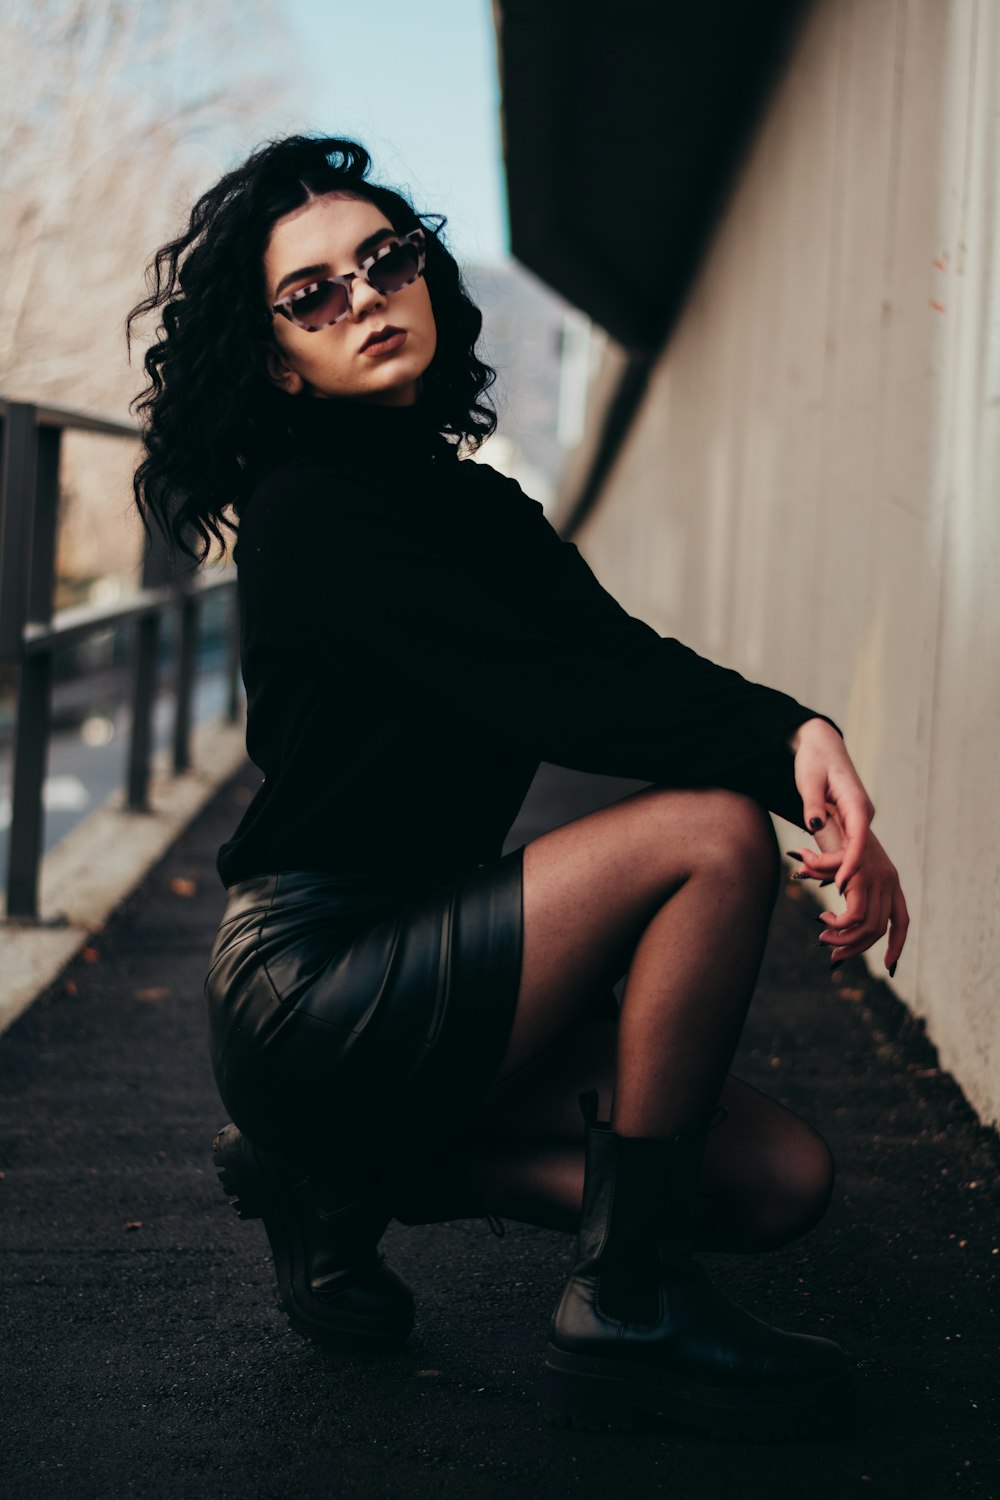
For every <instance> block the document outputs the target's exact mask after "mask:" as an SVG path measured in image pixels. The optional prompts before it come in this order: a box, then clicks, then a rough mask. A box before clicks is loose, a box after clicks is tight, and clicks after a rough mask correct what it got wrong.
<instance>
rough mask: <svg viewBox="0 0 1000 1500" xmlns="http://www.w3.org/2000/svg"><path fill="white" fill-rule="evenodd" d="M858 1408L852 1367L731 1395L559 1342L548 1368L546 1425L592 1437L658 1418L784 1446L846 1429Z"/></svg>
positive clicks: (729, 1438)
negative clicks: (780, 1386)
mask: <svg viewBox="0 0 1000 1500" xmlns="http://www.w3.org/2000/svg"><path fill="white" fill-rule="evenodd" d="M856 1409H857V1403H856V1391H855V1386H854V1376H853V1373H852V1372H851V1371H850V1370H845V1371H843V1373H841V1374H836V1375H829V1376H827V1377H825V1378H824V1379H822V1380H810V1381H804V1382H803V1383H802V1384H801V1385H800V1386H797V1387H796V1388H795V1389H789V1388H787V1387H786V1388H785V1389H784V1390H780V1389H768V1388H766V1387H765V1388H758V1389H757V1390H747V1391H740V1390H728V1389H726V1388H724V1387H721V1386H709V1385H700V1384H698V1383H697V1382H695V1381H692V1380H685V1379H683V1378H682V1377H681V1376H678V1375H671V1374H669V1373H668V1372H667V1371H660V1370H654V1369H651V1368H650V1366H649V1365H644V1364H639V1363H633V1362H631V1361H626V1360H617V1359H616V1360H612V1359H610V1358H600V1357H597V1356H586V1355H580V1354H567V1353H566V1352H565V1351H564V1350H562V1349H557V1348H556V1347H555V1345H553V1344H550V1345H549V1346H548V1351H547V1354H546V1359H545V1363H544V1365H543V1367H542V1414H543V1416H544V1418H545V1420H546V1421H547V1422H549V1423H551V1424H552V1425H553V1426H555V1427H573V1428H579V1429H582V1430H583V1431H587V1432H600V1431H603V1430H604V1429H605V1428H609V1429H610V1430H611V1431H619V1432H632V1431H633V1430H634V1428H635V1426H636V1423H637V1422H638V1421H639V1419H641V1418H642V1417H646V1416H660V1417H666V1418H667V1419H668V1420H670V1421H673V1422H679V1423H682V1424H683V1425H685V1426H688V1427H698V1428H701V1429H702V1430H703V1431H705V1432H707V1433H708V1435H709V1436H710V1437H713V1438H717V1439H719V1440H722V1441H731V1442H735V1441H740V1440H744V1441H749V1442H780V1441H783V1440H789V1439H796V1438H808V1437H819V1436H823V1435H826V1434H829V1433H833V1432H839V1431H842V1430H843V1429H844V1428H846V1427H848V1426H850V1424H851V1422H852V1421H853V1418H854V1416H855V1414H856Z"/></svg>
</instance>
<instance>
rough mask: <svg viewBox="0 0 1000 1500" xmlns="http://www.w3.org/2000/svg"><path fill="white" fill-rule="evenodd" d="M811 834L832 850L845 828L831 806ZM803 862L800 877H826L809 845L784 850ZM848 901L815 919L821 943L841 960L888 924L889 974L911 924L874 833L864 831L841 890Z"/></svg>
mask: <svg viewBox="0 0 1000 1500" xmlns="http://www.w3.org/2000/svg"><path fill="white" fill-rule="evenodd" d="M813 837H814V838H815V840H816V842H817V844H819V846H820V849H822V850H829V851H834V850H837V849H839V848H841V847H842V845H843V840H844V830H843V827H842V826H841V822H840V816H839V814H838V813H837V812H836V811H831V812H830V813H829V816H828V818H827V822H826V824H825V826H824V827H823V828H821V829H819V830H818V831H817V832H816V833H815V834H814V835H813ZM793 852H794V853H796V854H797V855H798V857H799V858H800V859H801V861H802V870H801V871H800V872H799V879H800V880H801V879H816V880H820V881H823V882H825V881H827V880H828V879H829V878H830V877H829V875H828V874H827V873H826V872H825V871H824V870H823V869H822V868H821V865H822V861H823V858H824V856H823V855H822V854H820V855H817V854H816V853H815V852H814V851H813V850H811V849H801V850H795V851H792V850H789V853H793ZM845 900H846V902H847V905H846V908H845V910H844V911H842V912H839V913H836V914H835V913H833V912H823V913H822V914H821V916H820V921H821V922H823V923H824V926H825V930H824V931H823V933H822V934H821V935H820V939H819V941H820V943H821V944H822V945H823V947H829V948H830V949H831V950H832V952H831V954H830V962H831V964H834V963H839V962H840V961H841V960H842V959H845V958H853V957H854V956H855V955H856V954H858V953H864V951H865V949H866V948H870V947H871V946H872V944H873V943H877V942H878V940H879V938H880V937H882V936H883V934H884V933H885V932H886V931H887V929H889V928H890V927H891V929H892V931H891V932H890V934H889V942H888V946H887V947H886V950H885V966H886V968H887V969H888V970H889V977H890V979H891V978H892V976H893V975H894V974H895V972H896V964H897V963H898V961H899V955H900V954H901V953H902V951H903V944H904V943H905V942H906V934H907V930H908V928H909V925H910V918H909V914H908V912H907V910H906V901H905V899H904V897H903V892H902V889H901V887H900V884H899V874H898V872H897V870H896V867H895V865H894V864H893V863H892V861H891V860H890V858H889V856H888V855H887V854H886V852H885V850H884V849H883V848H882V845H881V844H880V843H879V841H878V839H877V838H876V837H875V835H874V834H873V833H872V832H871V830H870V829H869V830H868V836H867V839H866V842H865V853H864V857H863V859H862V861H861V865H860V867H859V868H858V870H857V871H856V872H855V874H854V875H853V876H852V877H851V882H850V885H849V886H848V888H847V891H846V892H845Z"/></svg>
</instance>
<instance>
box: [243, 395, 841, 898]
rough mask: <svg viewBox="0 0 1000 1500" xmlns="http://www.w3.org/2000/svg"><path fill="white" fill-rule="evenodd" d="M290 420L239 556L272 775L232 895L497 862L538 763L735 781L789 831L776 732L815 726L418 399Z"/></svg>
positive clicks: (251, 717) (252, 693)
mask: <svg viewBox="0 0 1000 1500" xmlns="http://www.w3.org/2000/svg"><path fill="white" fill-rule="evenodd" d="M288 410H289V412H290V414H291V415H290V430H291V434H292V451H293V453H294V456H293V457H288V458H285V459H283V460H281V461H280V462H278V463H277V464H276V466H274V467H272V468H271V469H270V471H269V472H267V473H264V474H262V476H261V477H260V479H259V481H258V483H257V485H256V488H255V489H254V490H253V492H252V494H251V495H250V497H249V500H248V501H246V502H245V503H244V505H243V506H242V507H241V512H240V518H239V534H238V538H237V542H236V547H235V550H234V558H235V561H236V564H237V584H238V594H239V606H240V639H241V659H242V669H243V680H244V682H245V684H246V690H247V750H248V753H249V755H250V757H251V759H252V760H253V761H254V763H255V764H256V765H257V766H259V767H260V769H261V771H262V772H263V773H264V780H263V782H262V784H261V786H260V787H259V789H258V791H257V792H256V794H255V796H254V797H253V799H252V801H251V802H250V804H249V805H248V807H247V808H246V810H245V812H244V814H243V816H242V818H241V819H240V822H239V825H238V827H237V828H236V830H235V832H234V833H233V835H232V837H231V838H230V839H228V840H227V841H226V843H224V844H223V845H222V847H221V848H220V850H219V853H218V858H217V869H218V872H219V875H220V877H221V879H222V882H223V884H224V885H226V886H230V885H232V884H233V883H234V882H235V881H238V880H245V879H247V878H249V877H250V876H252V875H258V874H265V873H273V872H276V871H279V870H287V869H313V870H324V871H343V872H385V873H387V874H414V875H416V874H421V873H423V874H435V873H441V872H444V871H450V870H454V869H457V868H459V867H461V866H464V865H469V864H473V865H475V864H479V863H482V862H484V861H486V860H489V859H493V858H496V857H498V856H499V854H500V853H501V850H502V846H503V842H504V839H505V837H506V835H507V832H508V830H509V828H510V825H511V823H512V822H513V821H514V818H515V816H516V815H517V812H518V809H519V808H520V806H521V802H522V800H523V798H524V795H525V793H526V791H527V789H528V786H529V784H530V783H531V780H532V778H533V776H534V774H535V771H536V769H537V767H538V765H539V763H540V762H541V761H543V760H544V761H551V762H554V763H555V764H557V765H561V766H569V767H574V768H576V769H578V770H581V771H594V772H599V773H603V774H606V775H612V776H622V777H633V778H636V779H639V780H642V781H651V782H656V783H659V784H661V785H665V786H686V787H704V786H722V787H729V788H732V789H734V790H736V791H741V792H745V793H747V794H749V795H751V796H753V797H754V798H756V799H757V800H758V801H760V802H761V803H763V805H764V806H766V807H768V808H770V809H772V810H773V811H775V812H778V813H781V814H782V815H783V816H784V817H786V818H789V819H790V820H791V821H792V822H795V823H797V824H798V825H799V826H800V827H801V826H803V813H802V803H801V799H800V798H799V795H798V793H797V791H796V789H795V782H794V779H793V775H792V764H793V757H792V754H791V752H790V751H789V749H788V748H787V739H788V737H789V736H790V735H791V733H792V731H793V730H794V729H795V727H796V726H797V725H798V724H801V723H802V722H804V720H806V719H809V718H814V717H819V718H825V717H826V715H822V714H817V713H816V712H815V711H814V710H813V709H810V708H806V707H804V706H803V705H802V704H801V703H798V702H796V700H795V699H794V698H790V697H788V696H787V695H786V694H784V693H780V692H777V691H775V690H774V689H772V688H768V687H763V686H761V685H759V684H756V683H752V682H749V681H747V680H746V679H745V678H744V677H741V676H740V675H739V674H738V673H737V672H734V671H731V670H728V669H726V668H724V667H720V666H716V665H715V664H714V663H712V662H710V661H707V660H706V659H705V658H704V657H701V656H698V655H696V654H695V653H694V652H693V651H691V650H690V649H689V648H688V647H686V646H683V645H681V644H680V643H679V642H678V641H676V640H672V639H670V638H668V637H662V636H660V635H658V634H657V633H656V631H654V630H653V629H652V628H651V627H650V626H649V625H646V624H644V623H643V622H642V621H641V620H639V619H636V618H635V617H634V616H632V615H629V614H628V613H627V612H626V611H625V610H624V609H622V608H621V606H620V605H619V604H617V603H616V602H615V600H614V599H613V598H612V597H611V595H610V594H608V593H607V592H606V591H605V590H604V589H603V588H602V587H601V585H600V584H599V583H598V581H597V579H596V578H595V576H594V574H593V573H592V572H591V570H590V568H589V567H588V566H587V564H586V562H585V561H584V559H583V558H582V556H581V555H580V553H579V551H578V550H577V548H576V546H575V545H574V544H573V543H572V542H566V541H563V540H562V539H561V538H560V537H559V535H558V533H557V532H556V531H555V530H554V529H553V527H552V526H551V525H550V523H549V522H548V521H547V520H546V518H545V515H544V512H543V510H542V507H541V505H540V504H539V503H538V502H537V501H536V500H531V499H529V498H528V496H527V495H525V494H524V492H523V491H522V490H521V489H520V487H519V486H518V485H517V484H516V483H515V481H514V480H512V479H508V478H506V477H504V476H503V475H501V474H499V473H497V472H496V471H495V470H494V469H491V468H490V467H489V466H488V465H486V464H482V463H476V462H473V461H471V460H461V461H460V460H459V459H458V458H457V456H456V454H455V450H454V448H453V447H452V446H451V445H450V444H448V443H447V442H446V441H445V440H444V439H443V438H442V437H441V436H440V435H439V434H437V433H435V432H434V431H433V430H430V429H429V427H428V422H427V418H426V416H425V413H424V410H423V408H422V406H421V405H420V403H419V402H418V403H417V405H415V406H411V407H384V406H374V405H371V404H362V403H358V402H345V401H335V400H330V401H324V400H318V399H315V398H310V397H302V396H300V397H296V398H294V400H291V399H289V400H288ZM829 722H830V723H832V722H833V721H832V720H830V721H829ZM834 727H835V728H836V727H837V726H836V725H835V726H834Z"/></svg>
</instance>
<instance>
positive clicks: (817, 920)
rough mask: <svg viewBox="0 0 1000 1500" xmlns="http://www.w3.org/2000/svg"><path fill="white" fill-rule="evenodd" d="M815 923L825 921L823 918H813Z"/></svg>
mask: <svg viewBox="0 0 1000 1500" xmlns="http://www.w3.org/2000/svg"><path fill="white" fill-rule="evenodd" d="M813 921H814V922H822V921H823V918H822V917H813ZM824 925H825V924H824Z"/></svg>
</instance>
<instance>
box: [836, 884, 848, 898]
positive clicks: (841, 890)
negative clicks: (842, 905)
mask: <svg viewBox="0 0 1000 1500" xmlns="http://www.w3.org/2000/svg"><path fill="white" fill-rule="evenodd" d="M837 890H838V891H839V892H840V894H841V895H843V894H844V892H845V891H846V890H847V881H846V880H845V881H844V883H843V885H838V887H837Z"/></svg>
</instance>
